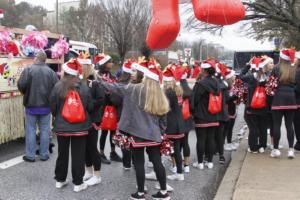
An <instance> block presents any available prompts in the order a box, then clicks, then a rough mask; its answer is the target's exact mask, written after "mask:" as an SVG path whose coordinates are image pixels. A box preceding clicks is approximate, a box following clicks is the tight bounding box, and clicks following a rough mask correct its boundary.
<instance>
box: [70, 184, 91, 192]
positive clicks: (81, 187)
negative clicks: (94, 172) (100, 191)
mask: <svg viewBox="0 0 300 200" xmlns="http://www.w3.org/2000/svg"><path fill="white" fill-rule="evenodd" d="M87 188H88V185H87V184H86V183H82V184H81V185H74V190H73V191H74V192H80V191H83V190H85V189H87Z"/></svg>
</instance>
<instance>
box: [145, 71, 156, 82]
mask: <svg viewBox="0 0 300 200" xmlns="http://www.w3.org/2000/svg"><path fill="white" fill-rule="evenodd" d="M144 75H145V76H146V77H148V78H151V79H153V80H155V81H159V75H157V74H155V73H153V72H151V71H150V70H149V69H145V70H144Z"/></svg>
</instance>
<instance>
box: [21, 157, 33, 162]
mask: <svg viewBox="0 0 300 200" xmlns="http://www.w3.org/2000/svg"><path fill="white" fill-rule="evenodd" d="M23 160H24V161H26V162H35V159H30V158H28V157H27V156H23Z"/></svg>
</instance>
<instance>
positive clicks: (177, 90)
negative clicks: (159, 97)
mask: <svg viewBox="0 0 300 200" xmlns="http://www.w3.org/2000/svg"><path fill="white" fill-rule="evenodd" d="M164 89H165V90H168V89H171V90H173V91H174V92H175V93H176V95H177V96H182V94H183V90H182V87H181V86H180V85H176V82H175V80H172V81H164Z"/></svg>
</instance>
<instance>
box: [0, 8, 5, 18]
mask: <svg viewBox="0 0 300 200" xmlns="http://www.w3.org/2000/svg"><path fill="white" fill-rule="evenodd" d="M3 17H4V10H3V9H0V19H2V18H3Z"/></svg>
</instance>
